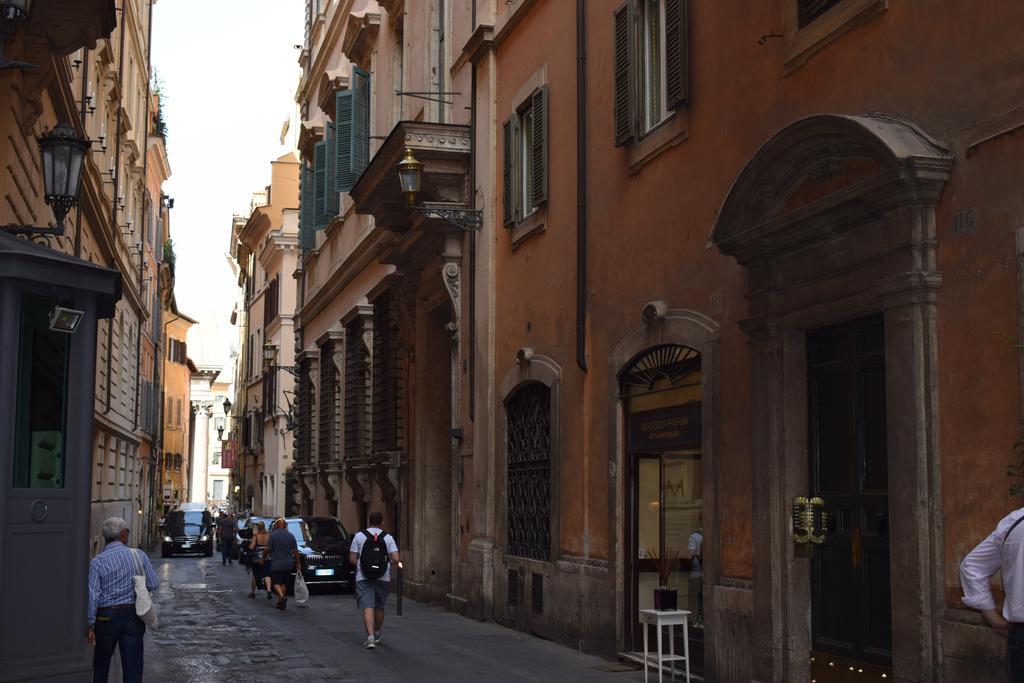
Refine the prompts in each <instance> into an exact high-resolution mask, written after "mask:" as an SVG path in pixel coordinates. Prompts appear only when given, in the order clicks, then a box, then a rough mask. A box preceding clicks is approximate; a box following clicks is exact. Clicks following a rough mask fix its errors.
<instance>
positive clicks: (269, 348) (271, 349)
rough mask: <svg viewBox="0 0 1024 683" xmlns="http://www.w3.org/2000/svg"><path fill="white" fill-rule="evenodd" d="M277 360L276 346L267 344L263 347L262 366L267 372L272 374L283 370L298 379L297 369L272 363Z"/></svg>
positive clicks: (292, 366) (271, 343) (270, 343)
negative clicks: (264, 366)
mask: <svg viewBox="0 0 1024 683" xmlns="http://www.w3.org/2000/svg"><path fill="white" fill-rule="evenodd" d="M276 360H277V344H274V343H273V342H267V343H266V344H264V345H263V364H264V365H266V367H267V370H268V371H270V372H274V371H276V370H284V371H285V372H287V373H288V374H290V375H292V376H294V377H296V378H297V377H298V376H299V369H298V368H297V367H295V366H294V365H277V364H276V363H275V362H274V361H276Z"/></svg>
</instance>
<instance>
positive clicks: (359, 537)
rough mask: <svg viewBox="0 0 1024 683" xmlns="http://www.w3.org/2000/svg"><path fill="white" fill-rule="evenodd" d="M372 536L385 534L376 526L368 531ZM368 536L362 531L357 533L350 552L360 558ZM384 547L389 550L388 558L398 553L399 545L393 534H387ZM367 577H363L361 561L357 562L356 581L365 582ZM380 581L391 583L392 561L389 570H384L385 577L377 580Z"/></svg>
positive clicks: (389, 561) (389, 563) (389, 562)
mask: <svg viewBox="0 0 1024 683" xmlns="http://www.w3.org/2000/svg"><path fill="white" fill-rule="evenodd" d="M367 531H369V532H370V534H371V535H377V536H379V535H380V534H383V533H384V530H383V529H380V528H378V527H375V526H371V527H370V528H368V529H367ZM366 541H367V536H366V534H364V533H363V532H362V531H357V532H356V534H355V536H353V537H352V547H351V548H349V552H353V553H355V554H356V556H358V555H359V554H360V553H362V551H363V544H364V543H366ZM384 545H386V546H387V549H388V557H389V558H390V557H391V553H397V552H398V544H397V543H395V537H394V536H392V535H391V534H387V535H386V536H385V537H384ZM365 580H366V577H365V576H363V569H362V567H360V566H359V561H358V560H356V581H365ZM377 580H378V581H390V580H391V560H390V559H389V560H388V568H387V569H385V570H384V575H383V576H381V577H380V578H378V579H377Z"/></svg>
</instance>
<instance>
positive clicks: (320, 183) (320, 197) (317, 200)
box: [313, 140, 330, 230]
mask: <svg viewBox="0 0 1024 683" xmlns="http://www.w3.org/2000/svg"><path fill="white" fill-rule="evenodd" d="M313 150H314V152H313V186H314V187H313V206H314V209H313V213H314V218H313V223H314V225H315V227H316V229H317V230H323V229H324V228H325V227H327V223H328V221H329V220H330V219H329V218H328V216H327V193H326V192H324V190H326V189H327V143H326V142H324V141H323V140H321V141H320V142H318V143H316V145H314V146H313Z"/></svg>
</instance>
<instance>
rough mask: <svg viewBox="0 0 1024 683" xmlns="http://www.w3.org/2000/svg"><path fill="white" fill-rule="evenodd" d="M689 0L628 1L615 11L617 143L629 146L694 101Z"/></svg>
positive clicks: (614, 67) (614, 71)
mask: <svg viewBox="0 0 1024 683" xmlns="http://www.w3.org/2000/svg"><path fill="white" fill-rule="evenodd" d="M688 5H689V3H688V0H626V1H625V2H623V3H622V4H621V5H619V7H618V9H616V10H615V13H614V16H613V21H612V24H613V40H614V64H613V69H612V71H613V76H614V110H615V144H616V146H624V145H630V144H633V143H634V142H636V141H638V140H640V139H641V138H643V137H644V136H645V135H647V134H648V133H649V132H651V131H652V130H654V129H655V128H657V127H658V126H659V125H661V123H662V122H664V121H665V120H667V119H668V118H670V117H671V115H672V112H673V111H674V110H676V109H678V108H680V107H682V106H683V105H685V104H687V102H688V100H689V49H690V46H689V7H688Z"/></svg>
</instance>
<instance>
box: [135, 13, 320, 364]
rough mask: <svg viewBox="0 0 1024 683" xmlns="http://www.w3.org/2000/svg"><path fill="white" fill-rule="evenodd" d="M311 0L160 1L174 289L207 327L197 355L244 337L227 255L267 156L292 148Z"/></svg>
mask: <svg viewBox="0 0 1024 683" xmlns="http://www.w3.org/2000/svg"><path fill="white" fill-rule="evenodd" d="M304 7H305V5H304V3H303V0H160V2H159V3H158V4H156V5H155V7H154V11H153V53H152V58H153V68H154V69H155V70H156V72H157V73H158V74H159V76H160V79H161V80H162V81H163V85H164V92H165V100H164V102H163V107H164V120H165V121H166V122H167V154H168V157H169V158H170V162H171V178H170V180H169V181H168V182H167V183H166V184H165V185H164V192H165V193H166V194H168V195H170V196H171V197H174V209H172V210H171V238H172V239H173V240H174V244H175V251H176V253H177V268H176V274H177V277H176V280H177V282H176V286H175V293H176V296H177V300H178V308H179V309H180V310H181V312H182V313H185V314H186V315H188V316H190V317H192V318H195V319H196V320H198V321H199V322H200V324H201V326H202V327H203V328H204V330H203V334H202V336H203V337H204V341H205V342H206V343H205V344H203V345H202V346H203V349H202V354H203V355H204V356H206V357H205V358H197V357H195V355H194V354H193V352H192V349H191V348H190V349H189V351H190V353H189V355H190V356H192V357H193V360H195V361H196V362H203V361H214V360H226V359H227V357H228V352H229V349H230V347H231V346H232V345H234V344H235V340H236V339H237V331H236V328H233V327H231V325H230V324H229V322H228V319H229V317H230V315H231V309H232V306H233V305H234V302H235V297H236V289H235V284H234V278H233V277H232V275H231V270H230V268H229V266H228V263H227V260H226V259H225V256H224V254H225V253H226V252H227V250H228V246H229V245H228V240H229V237H230V233H231V217H232V215H234V214H242V215H247V214H248V213H249V204H250V201H251V199H252V193H253V192H256V191H258V190H261V189H263V188H264V187H266V185H268V184H269V182H270V162H271V161H272V160H274V159H276V158H278V157H280V156H281V155H282V154H284V153H285V152H287V151H288V150H287V149H286V148H285V147H282V146H281V144H280V134H281V127H282V125H283V124H284V122H285V121H286V120H287V119H288V116H289V114H290V113H291V112H292V111H293V110H294V107H295V100H294V96H293V92H294V89H295V86H296V84H297V82H298V78H299V75H300V71H299V67H298V63H297V60H298V57H299V51H298V50H297V49H295V48H294V46H295V45H298V44H300V43H302V42H303V32H304V25H303V20H304V17H303V14H304ZM197 332H198V330H197ZM191 336H192V335H190V339H191ZM206 347H220V350H218V349H217V348H206ZM196 350H197V351H199V349H196Z"/></svg>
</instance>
